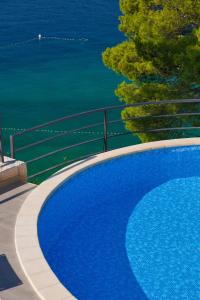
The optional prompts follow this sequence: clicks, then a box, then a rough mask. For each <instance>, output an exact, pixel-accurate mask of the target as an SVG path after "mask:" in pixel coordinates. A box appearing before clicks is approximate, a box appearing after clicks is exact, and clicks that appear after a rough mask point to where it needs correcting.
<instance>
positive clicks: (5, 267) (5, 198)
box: [0, 183, 39, 300]
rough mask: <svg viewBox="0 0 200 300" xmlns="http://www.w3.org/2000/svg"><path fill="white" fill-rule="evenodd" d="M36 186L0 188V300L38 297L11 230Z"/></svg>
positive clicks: (37, 299) (35, 298) (23, 299)
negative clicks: (24, 267)
mask: <svg viewBox="0 0 200 300" xmlns="http://www.w3.org/2000/svg"><path fill="white" fill-rule="evenodd" d="M34 187H35V185H33V184H30V183H27V184H23V185H13V186H12V187H10V188H9V190H8V189H7V190H6V189H4V190H3V189H2V188H1V189H0V300H39V298H38V296H37V295H36V293H35V292H34V290H33V288H32V287H31V285H30V284H29V282H28V281H27V279H26V277H25V275H24V273H23V271H22V269H21V267H20V264H19V261H18V258H17V255H16V250H15V244H14V229H15V221H16V217H17V214H18V211H19V209H20V207H21V205H22V204H23V202H24V200H25V198H26V197H27V195H28V194H29V193H30V192H31V190H33V189H34Z"/></svg>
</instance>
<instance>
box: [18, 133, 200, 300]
mask: <svg viewBox="0 0 200 300" xmlns="http://www.w3.org/2000/svg"><path fill="white" fill-rule="evenodd" d="M192 145H200V138H187V139H178V140H166V141H159V142H152V143H145V144H139V145H134V146H129V147H124V148H120V149H117V150H113V151H109V152H106V153H102V154H98V155H95V156H92V157H91V158H90V159H85V160H83V161H79V162H76V163H74V164H73V165H70V166H68V167H66V168H64V169H62V170H60V171H59V172H57V173H56V174H55V175H53V176H52V177H50V178H49V179H48V180H46V181H45V182H43V183H42V184H40V185H39V186H38V187H37V188H36V189H34V190H33V192H32V193H31V194H30V195H29V196H28V198H27V199H26V200H25V202H24V204H23V206H22V207H21V210H20V212H19V214H18V217H17V220H16V225H15V245H16V251H17V255H18V258H19V261H20V264H21V266H22V269H23V270H24V272H25V274H26V276H27V278H28V280H29V281H30V283H31V285H32V287H33V288H34V290H35V292H36V293H37V295H38V296H39V297H40V299H43V300H72V299H76V298H75V297H74V296H73V295H72V294H71V293H70V292H69V291H68V290H67V289H66V288H65V287H64V286H63V285H62V284H61V283H60V281H59V280H58V278H57V277H56V276H55V274H54V273H53V271H52V270H51V268H50V266H49V265H48V263H47V261H46V259H45V258H44V255H43V253H42V250H41V248H40V244H39V240H38V233H37V222H38V216H39V214H40V211H41V209H42V207H43V205H44V203H45V202H46V201H47V200H48V198H49V196H50V194H51V193H52V192H53V191H54V190H55V189H57V188H58V186H60V185H61V184H62V183H63V182H64V181H66V180H68V179H69V178H70V177H71V176H73V175H75V174H76V173H78V172H80V171H83V170H84V169H87V168H88V167H91V166H93V165H96V164H100V163H102V162H104V161H106V160H110V159H113V158H116V157H120V156H124V155H127V154H132V153H138V152H143V151H149V150H154V149H160V148H170V147H179V146H192Z"/></svg>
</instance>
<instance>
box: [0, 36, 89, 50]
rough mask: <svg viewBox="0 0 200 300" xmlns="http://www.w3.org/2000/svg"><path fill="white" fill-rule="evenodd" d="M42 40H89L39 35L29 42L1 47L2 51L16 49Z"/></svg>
mask: <svg viewBox="0 0 200 300" xmlns="http://www.w3.org/2000/svg"><path fill="white" fill-rule="evenodd" d="M42 40H54V41H68V42H83V43H85V42H87V41H88V39H87V38H85V37H81V38H70V37H57V36H43V35H42V34H38V36H36V37H34V38H32V39H29V40H25V41H21V42H15V43H11V44H8V45H5V46H0V49H7V48H14V47H20V46H23V45H26V44H29V43H31V42H33V41H42Z"/></svg>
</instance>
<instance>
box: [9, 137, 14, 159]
mask: <svg viewBox="0 0 200 300" xmlns="http://www.w3.org/2000/svg"><path fill="white" fill-rule="evenodd" d="M10 156H11V158H15V147H14V136H13V135H10Z"/></svg>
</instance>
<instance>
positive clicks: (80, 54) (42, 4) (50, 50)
mask: <svg viewBox="0 0 200 300" xmlns="http://www.w3.org/2000/svg"><path fill="white" fill-rule="evenodd" d="M118 6H119V5H118V1H117V0H110V1H104V0H81V1H80V0H74V1H67V0H34V1H33V0H13V1H5V0H3V1H1V10H0V113H1V115H3V122H4V124H3V127H14V128H15V127H17V128H24V127H30V126H32V125H35V124H37V123H41V122H43V121H46V120H51V119H54V118H57V117H60V116H63V115H67V114H70V113H74V112H77V111H82V110H87V109H88V108H94V107H95V108H96V107H102V106H106V105H110V104H118V102H117V100H116V98H115V96H114V89H115V87H116V85H117V83H118V82H119V81H120V79H119V77H117V75H115V74H113V73H112V72H111V71H109V70H107V69H106V68H105V67H104V66H103V64H102V61H101V53H102V51H103V50H104V49H105V48H106V47H108V46H112V45H115V44H116V43H118V42H119V41H121V40H122V39H123V36H122V34H121V33H120V32H119V31H118V16H119V14H120V12H119V7H118ZM38 34H41V35H42V36H43V37H45V38H43V39H42V40H41V41H39V40H37V39H35V38H36V37H37V36H38ZM49 37H51V39H47V38H49ZM69 39H71V40H69ZM82 39H84V40H82ZM85 39H86V40H85ZM10 131H12V130H10ZM9 133H10V132H9Z"/></svg>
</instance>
